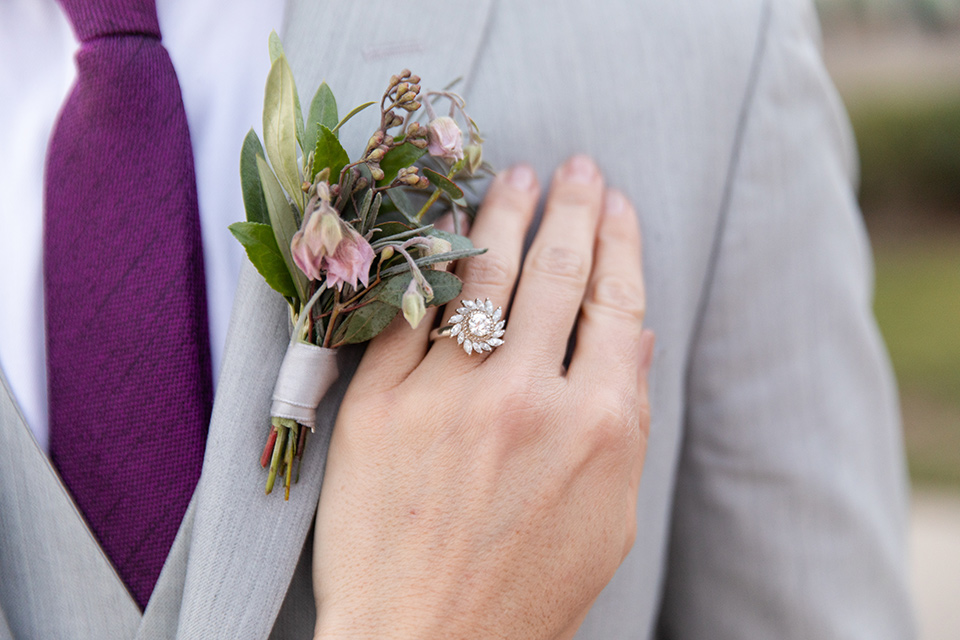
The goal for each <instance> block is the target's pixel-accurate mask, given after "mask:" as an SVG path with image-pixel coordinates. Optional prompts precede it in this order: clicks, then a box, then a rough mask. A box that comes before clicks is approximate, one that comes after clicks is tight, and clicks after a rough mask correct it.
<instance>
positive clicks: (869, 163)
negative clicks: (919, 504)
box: [817, 0, 960, 493]
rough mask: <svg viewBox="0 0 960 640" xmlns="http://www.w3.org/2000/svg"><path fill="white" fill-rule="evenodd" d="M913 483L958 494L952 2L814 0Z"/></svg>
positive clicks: (959, 216)
mask: <svg viewBox="0 0 960 640" xmlns="http://www.w3.org/2000/svg"><path fill="white" fill-rule="evenodd" d="M817 5H818V9H819V11H820V16H821V21H822V23H823V31H824V56H825V59H826V62H827V66H828V68H829V69H830V72H831V74H832V76H833V78H834V81H835V82H836V83H837V86H838V89H839V91H840V94H841V97H842V98H843V100H844V102H845V103H846V105H847V109H848V111H849V114H850V119H851V122H852V124H853V128H854V132H855V134H856V137H857V143H858V146H859V151H860V163H861V193H860V201H861V205H862V207H863V212H864V217H865V220H866V222H867V228H868V230H869V232H870V237H871V243H872V244H873V248H874V257H875V260H876V297H875V309H876V313H877V319H878V321H879V323H880V328H881V331H882V332H883V335H884V337H885V339H886V341H887V346H888V348H889V350H890V355H891V358H892V360H893V365H894V368H895V370H896V373H897V377H898V380H899V383H900V392H901V404H902V410H903V417H904V435H905V441H906V446H907V455H908V461H909V466H910V474H911V477H912V480H913V483H914V486H915V487H920V488H927V487H929V488H939V489H946V490H950V491H955V492H958V493H960V0H819V1H818V2H817Z"/></svg>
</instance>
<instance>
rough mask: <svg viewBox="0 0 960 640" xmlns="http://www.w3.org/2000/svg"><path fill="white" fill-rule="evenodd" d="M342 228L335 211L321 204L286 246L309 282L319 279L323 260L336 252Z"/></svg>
mask: <svg viewBox="0 0 960 640" xmlns="http://www.w3.org/2000/svg"><path fill="white" fill-rule="evenodd" d="M344 226H346V225H344V223H343V221H342V220H340V216H339V215H338V214H337V211H336V209H334V208H333V207H332V206H330V204H329V203H327V202H324V201H321V202H320V206H319V207H317V208H316V209H315V210H314V211H312V212H310V214H309V215H307V217H306V218H304V220H303V224H302V225H301V226H300V230H299V231H297V232H296V233H295V234H293V240H292V241H291V242H290V252H291V253H292V254H293V261H294V262H295V263H296V264H297V266H298V267H299V268H300V270H301V271H303V273H304V274H306V276H307V277H308V278H310V279H311V280H319V279H320V275H321V274H320V271H321V269H322V266H323V265H322V263H323V258H324V256H328V255H332V254H334V253H335V252H336V250H337V248H338V247H339V245H340V241H341V240H342V239H343V231H342V227H344Z"/></svg>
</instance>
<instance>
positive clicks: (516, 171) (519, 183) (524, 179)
mask: <svg viewBox="0 0 960 640" xmlns="http://www.w3.org/2000/svg"><path fill="white" fill-rule="evenodd" d="M536 179H537V177H536V176H535V175H534V173H533V169H531V168H530V167H529V166H528V165H525V164H519V165H517V166H515V167H513V168H512V169H510V170H509V171H508V172H507V184H509V185H510V186H511V187H513V188H514V189H519V190H520V191H529V190H530V189H531V188H532V187H533V183H534V181H536Z"/></svg>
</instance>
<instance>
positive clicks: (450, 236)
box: [427, 228, 473, 251]
mask: <svg viewBox="0 0 960 640" xmlns="http://www.w3.org/2000/svg"><path fill="white" fill-rule="evenodd" d="M427 233H428V234H429V235H431V236H436V237H438V238H443V239H444V240H446V241H447V242H449V243H450V246H451V247H452V248H451V249H450V250H451V251H469V250H470V249H473V243H472V242H470V238H465V237H464V236H461V235H460V234H458V233H450V232H449V231H442V230H440V229H437V228H431V229H430V230H428V231H427Z"/></svg>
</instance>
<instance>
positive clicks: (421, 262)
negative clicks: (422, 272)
mask: <svg viewBox="0 0 960 640" xmlns="http://www.w3.org/2000/svg"><path fill="white" fill-rule="evenodd" d="M486 252H487V250H486V249H468V250H465V251H448V252H446V253H438V254H437V255H435V256H424V257H422V258H417V259H416V260H414V261H413V263H414V264H415V265H417V266H418V267H426V266H427V265H431V264H436V263H438V262H451V261H453V260H460V259H462V258H472V257H473V256H478V255H480V254H481V253H486ZM409 270H410V265H409V264H407V263H406V262H401V263H400V264H398V265H395V266H393V267H390V268H389V269H384V270H383V271H381V272H380V277H382V278H386V277H387V276H392V275H394V274H397V273H403V272H404V271H409Z"/></svg>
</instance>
